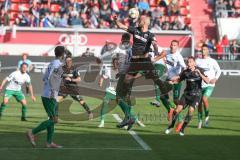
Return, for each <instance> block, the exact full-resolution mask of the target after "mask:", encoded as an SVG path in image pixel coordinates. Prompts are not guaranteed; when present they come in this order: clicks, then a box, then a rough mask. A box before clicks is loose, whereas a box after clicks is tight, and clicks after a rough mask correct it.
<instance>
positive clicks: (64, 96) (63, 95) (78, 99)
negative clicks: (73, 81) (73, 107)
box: [58, 93, 83, 102]
mask: <svg viewBox="0 0 240 160" xmlns="http://www.w3.org/2000/svg"><path fill="white" fill-rule="evenodd" d="M58 96H61V97H63V98H66V97H67V96H71V97H72V99H74V100H75V101H78V102H79V101H81V100H83V97H82V96H80V95H70V94H64V93H58Z"/></svg>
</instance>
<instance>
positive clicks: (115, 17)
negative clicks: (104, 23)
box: [113, 16, 128, 31]
mask: <svg viewBox="0 0 240 160" xmlns="http://www.w3.org/2000/svg"><path fill="white" fill-rule="evenodd" d="M113 19H114V22H115V23H116V25H117V27H118V28H120V29H123V30H125V31H127V30H128V27H127V26H126V25H124V24H122V23H121V22H120V21H119V20H118V19H117V16H114V17H113Z"/></svg>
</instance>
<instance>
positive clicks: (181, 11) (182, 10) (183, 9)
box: [180, 8, 189, 16]
mask: <svg viewBox="0 0 240 160" xmlns="http://www.w3.org/2000/svg"><path fill="white" fill-rule="evenodd" d="M188 13H189V11H188V9H187V8H181V9H180V14H181V15H182V16H186V15H188Z"/></svg>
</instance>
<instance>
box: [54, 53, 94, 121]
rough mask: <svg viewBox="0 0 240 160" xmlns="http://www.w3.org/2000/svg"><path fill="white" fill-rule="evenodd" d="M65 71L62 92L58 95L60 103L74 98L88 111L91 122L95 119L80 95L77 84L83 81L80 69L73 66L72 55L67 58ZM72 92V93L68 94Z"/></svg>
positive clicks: (63, 67)
mask: <svg viewBox="0 0 240 160" xmlns="http://www.w3.org/2000/svg"><path fill="white" fill-rule="evenodd" d="M62 69H63V75H62V76H63V80H62V84H61V86H60V91H59V94H58V102H61V101H62V100H63V99H64V98H66V97H67V96H68V95H70V96H71V97H72V99H74V100H75V101H77V102H78V103H80V104H81V105H82V107H83V108H84V109H85V110H86V112H87V113H88V118H89V119H90V120H91V119H93V114H92V112H91V110H90V108H89V106H88V105H87V103H86V102H85V101H84V100H83V97H82V96H80V95H79V93H78V87H77V83H79V82H80V81H81V78H80V73H79V71H78V69H77V68H76V67H75V66H74V65H73V64H72V57H71V54H69V55H68V56H67V57H66V58H65V65H64V66H62ZM69 91H71V93H68V92H69Z"/></svg>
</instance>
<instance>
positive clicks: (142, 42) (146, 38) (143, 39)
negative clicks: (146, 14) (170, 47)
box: [127, 27, 155, 56]
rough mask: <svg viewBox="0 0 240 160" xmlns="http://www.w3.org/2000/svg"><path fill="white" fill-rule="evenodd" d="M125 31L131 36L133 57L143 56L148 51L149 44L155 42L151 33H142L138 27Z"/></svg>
mask: <svg viewBox="0 0 240 160" xmlns="http://www.w3.org/2000/svg"><path fill="white" fill-rule="evenodd" d="M127 31H128V32H129V33H131V34H132V35H133V46H132V55H133V56H136V55H144V54H146V53H148V52H149V51H150V47H151V44H152V42H153V41H154V40H155V37H154V34H153V33H151V32H150V31H147V32H142V31H141V29H140V27H129V28H128V30H127Z"/></svg>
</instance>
